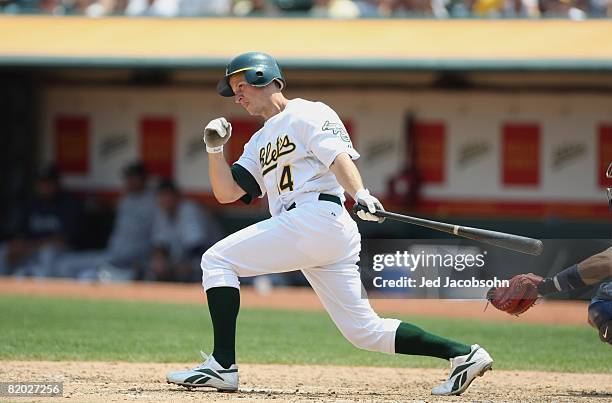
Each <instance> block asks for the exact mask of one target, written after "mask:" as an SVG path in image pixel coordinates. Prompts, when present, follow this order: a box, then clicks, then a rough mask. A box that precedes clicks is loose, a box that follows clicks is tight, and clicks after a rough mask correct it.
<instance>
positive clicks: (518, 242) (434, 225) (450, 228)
mask: <svg viewBox="0 0 612 403" xmlns="http://www.w3.org/2000/svg"><path fill="white" fill-rule="evenodd" d="M359 210H363V211H368V210H367V208H366V207H364V206H362V205H360V204H355V205H354V206H353V212H354V213H355V214H357V211H359ZM374 215H375V216H377V217H384V218H389V219H391V220H397V221H402V222H406V223H408V224H414V225H419V226H421V227H427V228H430V229H433V230H436V231H442V232H446V233H447V234H453V235H457V236H460V237H463V238H469V239H473V240H475V241H480V242H484V243H486V244H489V245H494V246H499V247H500V248H505V249H510V250H513V251H517V252H522V253H527V254H529V255H536V256H537V255H539V254H541V253H542V251H543V250H544V244H543V243H542V241H540V240H539V239H533V238H527V237H524V236H520V235H513V234H507V233H505V232H497V231H490V230H486V229H480V228H472V227H462V226H460V225H454V224H448V223H444V222H438V221H432V220H426V219H424V218H418V217H411V216H408V215H403V214H398V213H392V212H390V211H377V212H376V213H374Z"/></svg>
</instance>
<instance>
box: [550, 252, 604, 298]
mask: <svg viewBox="0 0 612 403" xmlns="http://www.w3.org/2000/svg"><path fill="white" fill-rule="evenodd" d="M611 276H612V248H608V249H606V250H605V251H603V252H601V253H598V254H596V255H593V256H590V257H588V258H586V259H585V260H583V261H582V262H580V263H578V264H576V265H573V266H571V267H568V268H567V269H565V270H563V271H562V272H560V273H558V274H556V275H555V276H553V277H552V278H545V279H544V280H543V281H542V284H540V285H539V287H538V288H539V291H540V294H541V295H548V294H553V293H555V292H561V291H569V290H576V289H579V288H582V287H585V286H587V285H591V284H595V283H598V282H600V281H602V280H605V279H606V278H608V277H611Z"/></svg>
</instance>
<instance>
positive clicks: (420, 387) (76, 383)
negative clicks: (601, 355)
mask: <svg viewBox="0 0 612 403" xmlns="http://www.w3.org/2000/svg"><path fill="white" fill-rule="evenodd" d="M187 366H188V365H187V364H138V363H107V362H12V361H9V362H3V363H2V369H1V370H0V380H8V379H12V380H14V379H28V380H37V381H42V380H45V381H63V382H64V398H63V399H62V400H64V401H67V400H66V399H70V400H69V401H78V402H115V401H126V400H127V401H155V402H162V401H163V402H170V401H172V402H176V401H194V400H238V401H251V400H272V399H275V400H280V401H408V400H421V401H521V402H524V401H533V402H542V401H579V402H587V401H593V402H604V401H610V399H612V375H598V374H585V375H582V374H571V375H570V374H559V373H545V372H515V371H495V370H494V371H490V372H488V373H486V374H485V376H484V377H483V378H478V379H476V380H475V381H474V384H472V385H471V386H470V388H469V389H468V390H467V391H466V392H465V393H464V395H462V396H461V397H444V398H438V399H434V397H433V396H431V394H430V389H431V387H432V386H434V385H436V384H437V383H438V382H440V381H442V380H443V379H444V377H445V376H446V371H444V370H440V369H410V368H402V369H395V368H394V369H391V368H370V367H333V366H298V365H256V364H249V365H244V366H242V367H241V368H240V375H241V377H242V381H241V386H240V390H239V391H238V392H237V393H217V392H215V391H214V390H210V389H198V390H193V391H188V390H186V389H184V388H182V387H180V386H176V385H169V384H166V383H165V381H164V379H165V378H164V376H165V373H166V372H167V371H170V370H177V369H182V368H186V367H187ZM578 385H579V386H578ZM15 400H16V401H21V400H20V399H15ZM58 400H59V398H46V399H38V400H34V401H48V402H53V401H58ZM27 401H32V400H31V399H27Z"/></svg>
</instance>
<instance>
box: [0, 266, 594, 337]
mask: <svg viewBox="0 0 612 403" xmlns="http://www.w3.org/2000/svg"><path fill="white" fill-rule="evenodd" d="M0 294H20V295H40V296H56V297H69V298H70V297H74V298H91V299H117V300H140V301H156V302H172V303H185V304H199V303H202V304H203V303H205V302H206V295H205V294H204V292H203V290H202V287H201V286H200V285H199V284H163V283H127V284H102V283H78V282H74V281H61V280H56V281H52V280H29V279H12V278H0ZM240 295H241V297H240V298H241V307H251V308H274V309H287V310H294V309H297V310H308V311H312V310H322V309H323V307H322V306H321V303H320V302H319V299H318V297H317V296H316V294H315V293H314V292H313V291H312V290H311V289H309V288H276V289H274V290H272V292H270V293H269V294H258V293H257V292H255V291H254V290H253V289H252V288H247V287H243V289H242V290H241V293H240ZM370 302H371V304H372V306H373V307H374V309H375V310H376V311H377V312H379V313H395V314H403V315H419V316H437V317H452V318H470V319H480V320H492V321H513V322H516V323H519V322H532V323H548V324H578V325H585V326H587V317H586V307H587V304H586V302H579V301H545V302H541V303H539V305H538V307H537V309H532V310H530V311H528V312H526V313H525V314H523V315H521V316H520V317H514V316H510V315H508V314H505V313H503V312H499V311H497V310H495V309H493V308H492V307H489V308H488V309H487V310H486V311H485V306H486V303H485V302H484V301H450V300H410V299H372V300H370Z"/></svg>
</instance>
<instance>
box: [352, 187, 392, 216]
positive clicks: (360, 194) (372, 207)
mask: <svg viewBox="0 0 612 403" xmlns="http://www.w3.org/2000/svg"><path fill="white" fill-rule="evenodd" d="M355 201H356V202H357V204H360V205H362V206H364V207H366V208H367V209H368V211H364V210H358V211H357V217H359V218H361V219H362V220H364V221H378V222H379V223H382V222H384V221H385V218H384V217H377V216H375V215H374V214H373V213H376V211H385V208H384V207H383V205H382V204H381V202H380V201H379V200H378V199H377V198H376V197H374V196H372V195H371V194H370V191H369V190H367V189H361V190H359V191H357V193H355Z"/></svg>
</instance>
